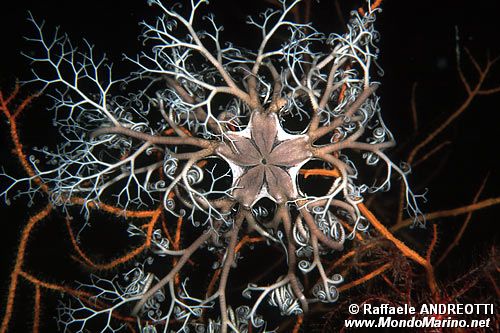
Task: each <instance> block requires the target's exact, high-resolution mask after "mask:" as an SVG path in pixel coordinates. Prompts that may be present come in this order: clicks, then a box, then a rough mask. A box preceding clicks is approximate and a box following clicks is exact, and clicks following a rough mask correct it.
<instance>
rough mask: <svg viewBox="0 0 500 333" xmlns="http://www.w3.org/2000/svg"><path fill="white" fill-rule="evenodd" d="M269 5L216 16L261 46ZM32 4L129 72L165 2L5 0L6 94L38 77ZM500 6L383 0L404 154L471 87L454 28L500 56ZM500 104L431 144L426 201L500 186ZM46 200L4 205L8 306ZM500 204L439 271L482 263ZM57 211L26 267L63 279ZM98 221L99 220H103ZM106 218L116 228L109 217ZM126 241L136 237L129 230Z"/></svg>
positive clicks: (421, 180)
mask: <svg viewBox="0 0 500 333" xmlns="http://www.w3.org/2000/svg"><path fill="white" fill-rule="evenodd" d="M165 3H166V4H168V3H169V2H167V1H165ZM361 3H362V2H361V1H338V5H339V7H340V13H339V11H338V8H337V7H336V5H335V1H321V3H319V4H318V3H316V2H313V7H312V8H313V10H312V21H313V23H314V26H315V27H316V28H317V29H318V30H320V31H322V32H325V33H329V32H342V31H343V25H342V20H347V18H348V15H349V11H350V10H352V9H355V8H357V7H358V6H359V5H360V4H361ZM266 7H268V4H267V3H266V2H265V1H212V3H211V4H210V5H209V7H208V8H209V11H212V12H214V13H215V14H216V19H217V22H218V23H222V24H223V25H224V26H225V30H224V32H223V39H224V40H228V41H234V42H235V43H236V44H238V45H244V46H247V47H252V46H253V45H255V43H256V41H258V40H259V37H260V34H259V33H258V32H257V31H255V29H254V28H249V27H247V26H246V25H245V23H244V21H245V17H246V15H248V14H256V13H257V12H260V11H262V10H263V9H264V8H266ZM28 10H30V11H31V12H32V14H33V16H34V17H35V19H36V20H38V21H40V20H45V21H46V26H47V28H49V29H48V30H49V31H51V30H52V29H53V28H54V27H55V26H60V27H61V30H62V31H63V32H67V33H68V34H69V35H70V37H71V40H72V41H73V43H74V44H76V45H81V41H82V38H85V39H87V40H89V41H90V42H91V43H94V44H95V45H96V50H97V51H99V52H106V53H107V54H108V56H109V57H110V58H111V59H112V60H113V62H115V67H114V69H115V71H116V72H117V73H123V74H126V73H127V71H129V70H131V69H133V67H132V66H131V65H130V64H129V63H126V62H122V61H121V58H122V54H123V53H126V54H129V55H133V54H135V53H137V51H138V50H140V48H141V43H140V41H139V40H138V38H137V36H138V35H139V33H140V31H141V29H140V27H139V26H138V24H137V23H138V22H139V21H141V20H143V19H145V20H147V21H149V22H151V20H152V19H153V18H154V15H155V13H157V12H158V11H157V9H156V8H149V7H148V6H147V4H146V1H127V2H117V1H109V0H108V1H105V0H100V1H96V0H91V1H84V2H76V1H15V2H11V1H9V2H7V3H5V4H2V7H1V8H0V48H1V51H0V57H1V61H0V89H1V90H2V91H3V92H4V93H5V92H8V91H10V90H11V89H12V87H13V86H14V83H15V81H16V79H20V80H23V79H29V78H30V74H29V62H28V61H27V60H26V59H25V58H24V57H23V56H21V55H20V52H21V51H24V52H28V53H29V52H30V48H31V45H30V44H29V43H28V42H26V41H25V40H24V39H23V36H34V35H35V30H34V29H33V27H32V26H31V25H30V24H29V23H28V22H27V20H26V18H27V11H28ZM499 12H500V1H496V0H478V1H473V2H471V1H465V0H460V1H436V0H422V1H395V0H386V1H384V3H383V12H382V13H381V14H380V15H379V19H378V21H377V27H378V30H379V32H380V33H381V42H380V44H379V46H380V50H381V55H380V64H381V65H382V67H383V69H384V70H385V76H384V77H382V78H381V79H380V80H381V82H382V86H381V88H380V90H379V95H380V96H381V97H382V100H381V103H382V110H383V116H384V119H385V122H386V124H387V126H388V127H389V129H391V130H392V131H393V133H394V134H395V136H396V139H397V140H398V142H400V143H401V146H399V148H398V149H396V150H395V151H394V153H393V154H392V156H394V157H395V158H394V159H395V160H401V159H404V158H405V157H406V156H407V155H406V154H407V152H408V149H409V148H410V147H411V146H412V145H414V144H415V143H417V142H419V141H420V140H422V139H423V138H424V137H425V134H426V133H428V132H429V131H431V130H432V129H434V128H436V127H437V126H438V125H439V124H440V123H441V122H442V121H443V120H444V119H446V118H447V116H448V115H449V114H451V113H452V112H453V111H454V110H455V109H456V108H457V107H458V106H459V105H460V104H461V103H462V101H463V100H464V99H465V91H464V89H463V87H462V86H461V85H460V82H459V79H458V76H457V70H456V57H455V47H456V40H455V27H457V28H458V31H459V36H460V46H461V47H462V46H465V47H467V48H468V49H469V50H470V51H471V53H472V54H473V55H474V56H475V57H476V58H477V59H478V61H479V62H480V63H481V64H484V63H485V59H486V56H487V55H488V54H490V55H491V57H496V56H500V38H499V37H498V36H499V33H500V27H499V25H498V13H499ZM339 15H340V16H341V18H340V17H339ZM462 59H463V63H464V64H465V65H464V68H465V73H466V75H467V76H468V77H469V78H471V82H474V80H475V78H476V76H475V73H474V71H473V67H472V65H471V64H470V63H469V62H468V61H467V59H466V55H465V53H464V52H463V51H462ZM415 82H417V84H418V86H417V90H416V91H417V95H416V104H417V108H418V111H419V123H420V132H419V133H417V134H416V135H415V134H414V133H413V131H412V125H411V114H410V97H411V91H412V85H413V84H414V83H415ZM499 84H500V64H499V66H497V68H496V70H494V71H493V72H492V73H491V77H490V79H489V80H488V81H487V83H486V86H487V87H488V86H497V85H499ZM30 89H32V88H31V87H30V86H27V87H25V88H24V89H23V92H24V93H29V92H32V91H30ZM45 102H46V101H45V100H44V99H43V98H42V99H40V100H39V101H38V102H36V103H35V104H34V107H33V109H32V110H30V111H29V112H28V113H27V114H26V115H25V116H24V117H22V118H21V126H20V133H21V137H22V138H23V140H24V142H25V143H26V144H25V148H26V152H28V154H29V147H32V146H35V145H43V144H44V143H45V142H48V143H51V141H54V140H55V138H56V135H55V129H54V128H53V127H51V125H50V117H51V115H50V111H48V110H46V109H45V108H44V105H46V104H44V103H45ZM499 105H500V96H499V95H497V96H484V97H479V98H478V99H477V101H475V102H474V103H473V104H472V105H471V106H470V108H469V109H468V110H467V111H466V113H465V114H463V115H462V116H461V117H460V118H459V119H458V120H457V121H455V122H454V123H453V124H452V125H451V126H450V128H448V129H447V130H446V131H445V132H444V133H443V134H441V135H440V136H439V137H438V138H437V140H436V141H435V142H434V145H431V146H432V147H433V146H435V145H436V144H438V143H440V142H442V141H445V140H450V141H452V142H453V143H452V144H451V145H448V146H447V147H446V148H445V149H443V150H442V151H441V152H440V153H439V154H438V155H436V156H435V157H434V158H432V159H431V160H429V161H428V162H427V163H425V164H423V165H422V166H421V167H419V168H418V169H417V170H414V173H413V175H412V176H411V177H410V182H411V183H412V184H414V187H415V188H416V189H417V192H422V191H423V189H424V188H429V193H428V196H427V197H428V199H429V202H428V203H427V204H426V205H424V206H423V208H424V211H426V212H430V211H435V210H438V209H449V208H453V207H457V206H461V205H465V204H468V203H470V202H471V200H472V198H473V196H474V193H475V191H476V190H477V188H478V187H479V185H480V183H481V181H482V180H483V178H484V177H485V176H486V175H487V174H488V173H490V178H489V181H488V183H487V185H486V188H485V190H484V192H483V195H482V196H481V197H482V198H489V197H494V196H498V193H499V191H498V185H499V181H498V180H499V175H498V162H499V158H498V156H499V149H498V140H499V130H498V127H499V122H498V120H499V118H500V117H498V114H499V113H500V106H499ZM0 128H1V130H0V142H1V144H2V147H3V149H1V151H0V157H1V162H0V164H1V165H2V166H3V167H4V168H5V170H6V171H7V172H8V173H10V174H13V175H22V173H21V172H20V166H19V164H18V163H17V162H16V161H15V159H13V158H12V155H10V149H11V147H12V145H11V143H10V142H9V140H8V131H7V129H8V127H7V126H6V125H5V120H2V125H1V127H0ZM429 148H430V147H429ZM390 155H391V154H390ZM38 199H40V198H38ZM40 201H41V202H44V201H43V200H40ZM42 204H43V203H42ZM389 206H390V205H389ZM37 208H38V205H37V202H36V203H35V205H34V207H33V208H29V207H27V205H26V200H24V199H19V200H17V201H15V202H14V203H13V204H12V205H11V206H6V205H4V204H3V203H0V210H1V211H2V215H1V216H2V218H1V219H0V223H1V226H2V229H1V230H2V231H1V232H0V242H1V247H0V248H1V249H2V252H1V256H0V258H1V267H0V270H1V271H2V273H1V275H0V281H3V282H2V284H1V286H0V297H1V301H0V304H2V306H0V307H3V304H5V303H4V302H5V296H6V293H7V287H8V281H9V278H8V274H9V271H10V269H11V268H12V265H13V263H14V260H15V253H16V246H17V243H18V240H19V235H20V230H21V228H22V226H23V225H24V223H25V221H26V220H27V218H28V217H29V216H30V215H31V214H33V212H34V211H36V210H37ZM498 212H499V211H498V209H497V208H489V209H486V210H484V211H480V212H477V213H476V214H475V215H474V218H473V220H472V223H471V225H470V226H469V229H468V231H467V232H466V235H465V236H464V238H463V240H462V241H461V247H460V248H459V249H456V250H454V252H452V255H451V256H450V259H449V261H450V264H448V265H444V266H442V268H441V271H440V272H438V273H439V275H440V276H441V277H443V278H447V277H450V278H451V277H453V276H455V275H457V274H460V272H462V271H464V270H467V269H468V268H470V267H473V265H474V264H477V263H478V262H479V260H480V259H481V258H482V257H484V256H486V255H487V252H488V249H489V248H490V247H491V246H492V245H493V244H498V229H499V228H498V223H499V222H498V217H497V214H498ZM58 218H59V217H58V216H57V214H56V215H55V217H52V218H49V219H48V220H47V221H46V222H44V223H43V226H42V227H40V230H38V229H37V230H36V231H35V233H34V237H33V240H32V242H31V243H30V250H29V251H28V258H27V261H28V262H27V265H28V266H27V267H31V269H32V271H33V272H36V273H37V274H39V276H41V277H46V278H47V279H48V280H49V281H60V280H61V278H62V279H64V280H66V281H71V280H72V279H73V277H74V274H75V273H74V272H69V271H68V270H67V267H64V266H60V265H58V264H57V260H55V259H54V258H58V257H59V256H60V255H61V253H65V252H67V251H68V250H67V249H69V244H68V241H67V240H66V239H65V237H66V236H65V235H66V234H65V231H64V227H63V226H62V224H61V223H59V222H58ZM461 221H462V219H461V218H453V219H449V220H446V221H443V222H442V223H441V225H440V226H442V227H441V228H440V243H439V246H441V247H443V248H444V247H446V244H447V241H449V240H451V239H452V238H453V236H454V235H455V232H456V230H457V229H458V227H459V225H460V223H461ZM93 224H94V226H95V227H96V228H100V226H99V225H98V223H93ZM103 228H104V229H103V230H105V228H106V227H103ZM107 237H109V234H103V237H102V239H97V240H96V241H95V243H96V244H99V245H98V246H97V245H96V249H97V250H99V251H102V252H104V253H108V254H112V253H113V251H115V250H116V249H119V248H120V246H121V245H122V243H121V242H120V237H121V236H119V235H117V236H116V238H117V239H118V240H117V241H116V244H114V243H112V242H109V241H108V240H109V238H107ZM427 237H428V235H427V234H425V233H421V232H418V231H417V232H415V235H414V236H413V237H410V241H411V242H412V245H414V246H415V247H416V248H419V247H420V246H423V245H422V244H426V243H427V241H428V239H427ZM122 241H123V242H126V239H123V240H122ZM438 250H439V247H438ZM29 265H30V266H29ZM20 288H21V290H22V291H23V292H24V294H21V297H18V298H16V304H18V305H20V304H22V305H21V306H20V307H16V312H15V317H14V318H13V322H15V323H16V324H15V325H11V327H12V332H18V331H19V332H22V327H23V324H24V323H23V321H24V320H28V323H29V320H30V318H31V317H30V316H31V314H30V313H31V308H32V303H33V301H32V298H31V293H32V289H31V287H29V286H25V284H24V283H21V286H20ZM23 295H24V296H23ZM48 295H49V294H47V293H44V298H45V299H47V298H48V297H49V296H48ZM52 296H54V295H53V294H52ZM46 304H47V305H46V307H45V308H44V315H45V316H44V317H45V318H51V317H53V315H54V313H53V306H54V303H53V302H49V303H46ZM42 322H44V321H42ZM28 325H29V324H28ZM44 325H46V328H49V331H54V330H55V329H54V328H53V323H52V322H51V320H46V321H45V322H44Z"/></svg>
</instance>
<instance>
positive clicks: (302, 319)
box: [292, 315, 304, 333]
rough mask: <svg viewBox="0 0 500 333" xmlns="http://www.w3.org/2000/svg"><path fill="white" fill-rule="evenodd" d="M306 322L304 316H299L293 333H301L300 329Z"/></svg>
mask: <svg viewBox="0 0 500 333" xmlns="http://www.w3.org/2000/svg"><path fill="white" fill-rule="evenodd" d="M303 322H304V316H303V315H299V316H297V321H296V322H295V326H294V327H293V331H292V332H293V333H299V330H300V327H301V326H302V323H303Z"/></svg>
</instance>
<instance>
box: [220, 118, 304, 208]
mask: <svg viewBox="0 0 500 333" xmlns="http://www.w3.org/2000/svg"><path fill="white" fill-rule="evenodd" d="M227 137H228V138H229V140H226V141H225V142H224V143H222V144H221V145H220V146H219V147H218V148H217V151H216V152H217V154H218V155H219V156H221V157H222V158H223V159H224V160H226V161H227V162H228V163H229V165H230V167H231V171H232V173H233V191H232V195H233V197H234V198H235V199H236V200H237V201H238V202H239V203H241V204H242V205H244V206H246V207H252V206H253V205H254V204H255V203H256V202H257V201H258V200H260V199H261V198H263V197H268V198H270V199H271V200H273V201H275V202H277V203H282V202H286V201H288V200H293V199H296V198H297V197H298V196H299V193H298V189H297V184H296V182H297V174H298V172H299V170H300V168H301V167H302V165H304V163H306V162H307V161H308V160H309V159H310V158H311V156H312V154H311V152H310V150H309V149H308V143H307V141H308V137H307V135H292V134H288V133H286V132H285V131H284V130H283V128H281V125H280V123H279V120H278V116H277V115H276V114H275V113H265V112H258V111H255V112H253V113H252V115H251V117H250V122H249V123H248V126H247V127H246V128H245V129H244V130H243V131H239V132H227Z"/></svg>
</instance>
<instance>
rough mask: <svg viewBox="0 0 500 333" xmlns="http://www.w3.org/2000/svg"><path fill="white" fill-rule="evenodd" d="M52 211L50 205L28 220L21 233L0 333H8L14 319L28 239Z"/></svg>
mask: <svg viewBox="0 0 500 333" xmlns="http://www.w3.org/2000/svg"><path fill="white" fill-rule="evenodd" d="M51 210H52V206H51V205H50V204H48V205H47V206H45V208H44V209H42V210H41V211H40V212H39V213H38V214H36V215H34V216H32V217H30V219H29V220H28V224H27V225H26V226H25V227H24V229H23V231H22V233H21V241H20V242H19V247H18V250H17V257H16V263H15V265H14V269H13V270H12V273H11V275H10V286H9V293H8V296H7V304H6V305H5V313H4V317H3V320H2V326H1V327H0V333H6V332H7V328H8V326H9V322H10V318H11V317H12V310H13V307H14V299H15V297H16V289H17V283H18V277H19V274H20V272H21V270H22V266H23V263H24V256H25V253H26V245H27V244H28V239H29V237H30V234H31V231H32V230H33V228H34V227H35V225H36V224H37V223H38V222H40V221H41V220H43V219H44V218H45V217H47V215H49V213H50V212H51Z"/></svg>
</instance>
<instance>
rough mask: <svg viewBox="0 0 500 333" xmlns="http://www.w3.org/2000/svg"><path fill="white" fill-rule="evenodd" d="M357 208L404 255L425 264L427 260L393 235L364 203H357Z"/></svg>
mask: <svg viewBox="0 0 500 333" xmlns="http://www.w3.org/2000/svg"><path fill="white" fill-rule="evenodd" d="M358 208H359V210H360V211H361V214H363V216H364V217H366V218H367V219H368V221H370V223H371V225H372V226H373V227H374V228H375V229H376V230H377V231H378V232H379V233H380V234H381V235H382V236H384V237H385V238H387V239H388V240H390V241H391V242H392V243H393V244H394V245H395V246H396V247H397V248H398V249H399V250H400V251H401V253H403V255H404V256H405V257H408V258H410V259H412V260H413V261H415V262H416V263H418V264H420V265H422V266H424V267H426V266H427V261H426V260H425V259H424V258H422V257H421V256H420V255H419V254H418V253H417V252H415V251H414V250H412V249H410V248H409V247H408V246H406V245H405V244H404V243H403V242H402V241H400V240H399V239H397V238H396V237H394V235H393V234H392V233H391V232H390V231H389V230H388V229H387V228H386V227H385V226H384V225H383V224H382V222H380V221H379V220H378V219H377V218H376V217H375V215H373V213H372V212H371V211H369V210H368V208H366V206H365V205H364V204H362V203H361V204H359V205H358Z"/></svg>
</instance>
